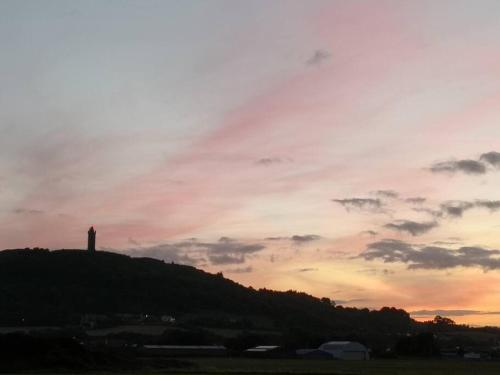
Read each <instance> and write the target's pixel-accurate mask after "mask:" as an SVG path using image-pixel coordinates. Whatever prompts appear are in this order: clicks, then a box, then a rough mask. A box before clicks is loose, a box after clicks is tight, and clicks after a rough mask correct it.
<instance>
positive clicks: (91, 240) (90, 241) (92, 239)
mask: <svg viewBox="0 0 500 375" xmlns="http://www.w3.org/2000/svg"><path fill="white" fill-rule="evenodd" d="M96 233H97V232H96V231H95V229H94V227H90V229H89V239H88V242H87V251H89V252H91V253H94V252H95V235H96Z"/></svg>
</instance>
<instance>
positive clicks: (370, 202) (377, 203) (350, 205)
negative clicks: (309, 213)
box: [332, 198, 383, 211]
mask: <svg viewBox="0 0 500 375" xmlns="http://www.w3.org/2000/svg"><path fill="white" fill-rule="evenodd" d="M332 202H335V203H338V204H340V205H341V206H343V207H344V208H345V209H346V210H347V211H349V210H351V209H357V210H379V209H380V208H381V207H382V206H383V204H382V201H381V200H380V199H378V198H376V199H374V198H347V199H332Z"/></svg>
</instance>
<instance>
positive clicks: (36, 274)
mask: <svg viewBox="0 0 500 375" xmlns="http://www.w3.org/2000/svg"><path fill="white" fill-rule="evenodd" d="M0 300H1V301H2V303H1V305H0V324H2V325H54V324H55V325H64V324H72V323H73V324H74V323H76V322H77V320H78V319H79V317H80V316H81V315H82V314H89V313H91V314H118V313H122V314H123V313H133V314H153V315H163V314H168V315H173V316H175V317H178V316H185V315H190V316H196V314H205V315H204V316H206V314H207V312H212V313H214V314H219V315H217V316H220V315H221V314H222V315H224V314H226V315H230V316H239V317H250V316H252V317H262V318H265V319H266V320H267V321H270V322H272V325H273V328H272V329H275V330H277V331H280V332H291V331H293V332H299V334H300V333H301V332H303V333H304V335H307V334H310V333H311V332H315V333H322V334H324V333H326V332H330V333H335V334H337V335H342V334H343V335H348V334H349V335H355V334H360V335H366V334H369V333H378V332H384V334H390V333H394V334H399V333H402V332H407V331H408V330H409V328H410V326H411V325H412V323H413V321H412V320H411V319H410V317H409V315H408V314H407V313H406V312H405V311H404V310H399V309H394V308H384V309H382V310H379V311H369V310H368V309H354V308H342V307H334V306H333V305H332V304H331V303H330V301H329V300H328V299H319V298H315V297H313V296H310V295H307V294H305V293H298V292H294V291H289V292H276V291H270V290H265V289H261V290H254V289H252V288H246V287H244V286H242V285H239V284H237V283H235V282H233V281H231V280H228V279H226V278H224V277H223V276H222V275H221V274H218V275H213V274H209V273H207V272H204V271H201V270H198V269H196V268H194V267H189V266H183V265H178V264H168V263H164V262H163V261H160V260H156V259H150V258H131V257H128V256H125V255H120V254H116V253H109V252H97V253H94V254H89V253H87V252H86V251H81V250H57V251H48V250H43V249H42V250H5V251H2V252H0ZM200 316H201V315H200ZM214 316H215V315H214ZM221 325H223V324H222V323H221ZM249 325H250V326H251V323H249Z"/></svg>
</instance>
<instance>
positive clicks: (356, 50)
mask: <svg viewBox="0 0 500 375" xmlns="http://www.w3.org/2000/svg"><path fill="white" fill-rule="evenodd" d="M498 14H500V2H498V1H474V2H473V1H461V0H442V1H428V0H423V1H386V0H380V1H379V0H378V1H368V0H366V1H358V0H353V1H346V0H344V1H334V0H332V1H324V0H309V1H294V0H273V1H268V0H265V1H264V0H255V1H244V0H227V1H222V0H207V1H192V0H186V1H182V2H179V1H154V0H141V1H126V0H120V1H114V0H106V1H102V0H87V1H79V2H77V1H71V2H68V1H53V0H47V1H43V2H40V1H27V0H22V1H18V0H15V1H14V0H3V1H1V2H0V45H2V50H3V52H2V58H1V59H0V130H1V134H2V136H1V137H0V193H1V194H0V248H24V247H35V246H38V247H44V248H45V247H46V248H51V249H60V248H84V247H85V246H86V231H87V229H88V227H89V226H90V225H94V226H95V228H96V229H97V247H98V249H101V250H108V251H116V252H120V253H124V254H128V255H132V256H150V257H155V258H159V259H163V260H165V261H173V262H176V263H182V264H189V265H193V266H196V267H199V268H201V269H204V270H206V271H208V272H223V274H224V275H225V276H226V277H228V278H231V279H233V280H235V281H237V282H239V283H242V284H244V285H246V286H253V287H255V288H262V287H266V288H272V289H277V290H290V289H293V290H300V291H305V292H307V293H310V294H313V295H315V296H318V297H329V298H331V299H332V300H334V301H336V303H337V304H342V305H345V306H356V307H369V308H380V307H382V306H397V307H401V308H404V309H406V310H407V311H410V312H412V314H413V316H414V317H416V318H418V319H424V320H425V319H428V318H429V317H432V316H434V315H436V314H441V315H446V316H449V317H451V318H452V319H454V320H456V321H457V322H461V323H469V324H474V325H484V324H490V325H500V250H499V249H500V236H498V233H500V220H499V219H500V192H499V190H498V186H499V184H500V65H499V63H498V62H499V61H500V47H499V46H500V22H498Z"/></svg>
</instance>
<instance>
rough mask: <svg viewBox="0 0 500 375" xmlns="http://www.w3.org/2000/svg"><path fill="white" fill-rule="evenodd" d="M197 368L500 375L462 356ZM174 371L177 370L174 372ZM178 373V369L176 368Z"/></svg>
mask: <svg viewBox="0 0 500 375" xmlns="http://www.w3.org/2000/svg"><path fill="white" fill-rule="evenodd" d="M192 361H193V362H194V363H196V364H197V365H198V368H197V369H196V370H194V371H193V370H186V371H185V372H182V373H184V374H186V373H187V374H246V375H251V374H283V375H284V374H293V375H299V374H343V375H347V374H352V375H354V374H356V375H358V374H359V375H365V374H366V375H372V374H373V375H386V374H387V375H417V374H431V375H493V374H495V375H499V374H500V362H468V361H463V360H371V361H331V360H330V361H328V360H291V359H290V360H259V359H234V358H233V359H232V358H221V359H193V360H192ZM173 373H175V372H173ZM177 373H179V372H178V371H177Z"/></svg>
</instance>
